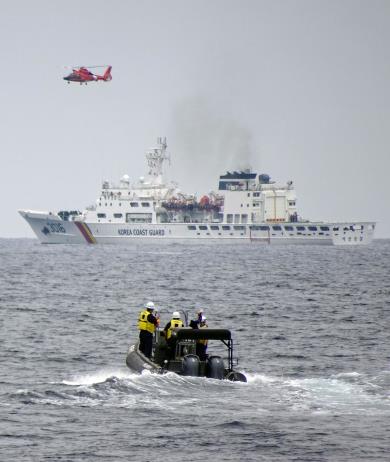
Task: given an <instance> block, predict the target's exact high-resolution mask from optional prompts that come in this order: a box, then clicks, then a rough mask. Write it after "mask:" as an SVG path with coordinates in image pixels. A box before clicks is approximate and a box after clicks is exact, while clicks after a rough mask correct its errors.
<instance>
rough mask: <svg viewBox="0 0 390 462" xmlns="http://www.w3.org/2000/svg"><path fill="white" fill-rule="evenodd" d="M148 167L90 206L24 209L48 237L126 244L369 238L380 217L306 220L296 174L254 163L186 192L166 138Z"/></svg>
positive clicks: (108, 188)
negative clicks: (204, 190)
mask: <svg viewBox="0 0 390 462" xmlns="http://www.w3.org/2000/svg"><path fill="white" fill-rule="evenodd" d="M146 160H147V165H148V173H147V175H146V176H145V177H141V178H139V180H138V181H137V182H136V183H134V184H130V178H129V176H128V175H124V176H123V177H122V178H121V180H120V182H119V184H116V185H115V184H111V183H109V182H108V181H104V182H103V184H102V189H101V192H100V195H99V197H98V199H97V201H96V204H95V205H93V206H90V207H87V208H86V209H85V210H84V211H83V212H79V211H77V210H73V211H59V212H56V213H55V212H38V211H31V210H20V211H19V213H20V214H21V215H22V216H23V217H24V218H25V219H26V220H27V221H28V223H29V224H30V226H31V227H32V229H33V231H34V232H35V234H36V235H37V237H38V239H39V240H40V241H41V242H42V243H82V242H88V243H90V244H94V243H124V242H129V241H132V240H133V239H192V240H194V239H197V240H203V239H213V240H239V241H240V242H242V241H248V242H265V243H306V244H307V243H309V244H317V243H318V244H345V245H347V244H367V243H369V242H371V240H372V238H373V234H374V229H375V223H373V222H343V223H323V222H310V221H307V220H303V219H302V218H301V217H300V216H299V214H298V211H297V205H296V204H297V197H296V193H295V189H294V185H293V182H292V181H289V182H288V183H287V184H285V185H279V184H277V183H275V182H274V181H271V178H270V176H269V175H267V174H257V173H254V172H251V171H250V170H245V171H234V172H227V173H226V174H224V175H221V176H220V177H219V182H218V190H217V191H216V192H211V193H209V194H207V195H203V196H202V197H200V198H199V199H198V198H197V196H196V195H191V194H184V193H182V192H181V191H180V190H179V188H178V185H177V184H176V183H174V182H171V181H166V180H165V177H164V163H166V162H167V161H170V156H169V154H168V153H167V143H166V139H165V138H164V139H163V138H159V139H158V141H157V145H156V147H153V148H152V149H149V150H148V151H147V152H146Z"/></svg>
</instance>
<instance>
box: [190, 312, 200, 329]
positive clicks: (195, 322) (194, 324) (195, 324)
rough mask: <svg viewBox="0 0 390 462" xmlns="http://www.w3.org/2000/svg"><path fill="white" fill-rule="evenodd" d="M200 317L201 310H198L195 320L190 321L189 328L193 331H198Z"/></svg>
mask: <svg viewBox="0 0 390 462" xmlns="http://www.w3.org/2000/svg"><path fill="white" fill-rule="evenodd" d="M202 316H203V310H202V309H199V310H198V311H197V312H196V319H191V321H190V327H192V328H193V329H199V325H200V322H201V321H202Z"/></svg>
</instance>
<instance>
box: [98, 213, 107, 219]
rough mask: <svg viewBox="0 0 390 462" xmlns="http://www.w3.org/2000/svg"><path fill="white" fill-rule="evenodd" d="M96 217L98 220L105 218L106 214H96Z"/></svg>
mask: <svg viewBox="0 0 390 462" xmlns="http://www.w3.org/2000/svg"><path fill="white" fill-rule="evenodd" d="M97 217H98V218H106V214H105V213H98V214H97Z"/></svg>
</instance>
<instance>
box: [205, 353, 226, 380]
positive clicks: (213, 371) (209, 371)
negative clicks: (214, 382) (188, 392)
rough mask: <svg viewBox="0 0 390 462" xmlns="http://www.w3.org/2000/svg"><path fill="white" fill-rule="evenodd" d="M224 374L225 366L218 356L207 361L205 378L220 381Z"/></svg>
mask: <svg viewBox="0 0 390 462" xmlns="http://www.w3.org/2000/svg"><path fill="white" fill-rule="evenodd" d="M224 374H225V366H224V364H223V359H222V358H221V357H220V356H210V357H209V358H208V360H207V366H206V377H209V378H210V379H219V380H222V379H223V377H224Z"/></svg>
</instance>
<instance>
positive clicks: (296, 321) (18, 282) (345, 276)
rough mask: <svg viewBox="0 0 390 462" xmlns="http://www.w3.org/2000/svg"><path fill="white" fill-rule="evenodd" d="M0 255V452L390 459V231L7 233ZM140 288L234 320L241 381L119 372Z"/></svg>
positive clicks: (132, 335) (162, 300)
mask: <svg viewBox="0 0 390 462" xmlns="http://www.w3.org/2000/svg"><path fill="white" fill-rule="evenodd" d="M0 263H1V273H0V310H1V336H0V341H1V355H0V364H1V368H0V370H1V376H0V460H1V461H11V460H12V461H83V462H84V461H94V462H95V461H99V460H101V461H160V460H169V461H174V462H175V461H183V460H189V461H203V460H214V461H239V460H245V461H285V460H292V461H328V460H329V461H360V460H361V461H368V460H369V461H388V460H389V459H390V451H389V450H390V338H389V332H390V329H389V328H390V322H389V321H390V241H386V240H382V241H375V242H374V243H373V244H372V245H371V246H368V247H360V248H359V247H356V248H353V247H347V248H343V247H320V246H280V247H278V246H269V245H264V244H255V243H252V244H224V245H220V244H215V243H196V244H192V245H188V244H179V243H177V244H175V243H163V242H161V243H159V242H157V243H153V244H141V243H137V242H135V243H132V244H131V245H129V246H128V247H114V246H108V245H107V246H98V245H97V246H87V245H85V246H82V245H81V246H62V245H53V246H44V245H40V244H39V243H38V242H37V241H36V240H27V239H26V240H6V239H3V240H0ZM149 300H153V301H154V302H155V303H156V304H157V305H158V306H159V307H160V308H161V311H162V314H161V316H162V318H163V323H164V322H165V320H166V321H168V320H169V312H171V311H173V310H176V309H183V310H188V311H189V313H190V315H192V314H194V312H195V309H196V308H203V309H204V310H205V312H206V315H207V318H208V323H209V326H210V327H211V326H212V327H226V328H230V329H231V330H232V331H233V335H234V338H235V348H236V353H237V355H238V358H239V364H238V366H237V368H238V369H239V370H241V371H243V372H244V373H245V374H246V375H247V377H248V383H231V382H225V381H215V380H211V379H205V378H186V377H180V376H177V375H175V374H167V375H164V376H158V375H152V374H150V373H146V374H143V375H136V374H133V373H132V372H131V371H130V370H128V369H127V368H126V366H125V355H126V351H127V348H128V345H129V344H131V343H133V342H134V341H135V340H136V339H137V336H138V333H137V330H136V320H137V315H138V312H139V310H140V308H141V306H142V304H143V303H144V302H146V301H149ZM209 349H212V345H210V347H209Z"/></svg>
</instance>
